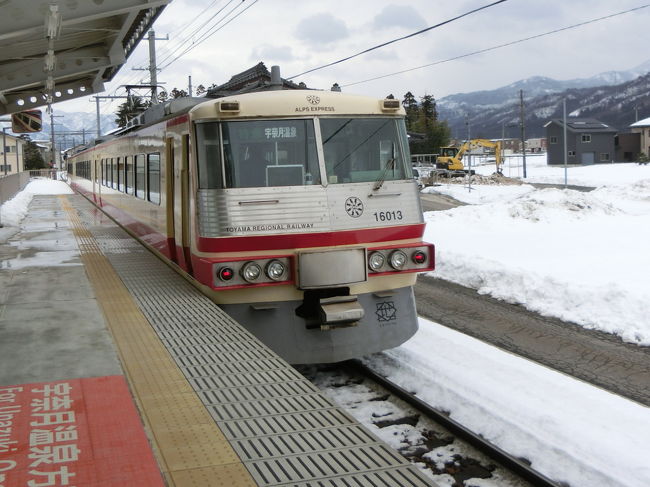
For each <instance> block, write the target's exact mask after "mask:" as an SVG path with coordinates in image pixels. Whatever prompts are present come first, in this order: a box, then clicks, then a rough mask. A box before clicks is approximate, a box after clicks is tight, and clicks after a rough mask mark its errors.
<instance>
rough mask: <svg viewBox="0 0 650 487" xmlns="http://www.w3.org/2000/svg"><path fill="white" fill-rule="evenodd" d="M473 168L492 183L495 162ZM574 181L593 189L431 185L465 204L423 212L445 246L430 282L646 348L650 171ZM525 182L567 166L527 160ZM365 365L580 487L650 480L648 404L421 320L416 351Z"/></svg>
mask: <svg viewBox="0 0 650 487" xmlns="http://www.w3.org/2000/svg"><path fill="white" fill-rule="evenodd" d="M512 160H513V161H515V162H516V159H514V158H513V159H512ZM517 169H519V170H521V168H520V167H519V168H517V167H516V166H514V167H508V166H506V168H505V170H504V173H505V175H509V174H508V173H509V172H510V173H511V174H510V175H513V174H512V173H513V172H515V171H516V170H517ZM477 172H478V173H481V174H486V175H489V174H492V173H493V172H494V166H492V167H491V168H490V167H489V166H478V168H477ZM568 174H569V177H568V183H569V184H575V185H589V186H593V187H596V188H597V189H595V190H594V191H591V192H586V193H583V192H579V191H573V190H564V189H535V188H534V187H532V186H530V185H519V186H516V185H515V186H488V185H486V186H477V185H472V186H471V188H472V189H470V188H468V187H467V186H464V185H463V184H447V185H442V186H437V187H433V188H426V189H425V191H428V192H441V193H444V194H447V195H450V196H453V197H455V198H457V199H459V200H461V201H464V202H467V203H469V204H470V205H469V206H463V207H459V208H455V209H452V210H448V211H443V212H428V213H426V214H425V220H426V222H427V229H426V235H425V238H426V240H428V241H429V242H433V243H435V244H436V259H437V260H436V264H437V268H436V270H435V271H434V272H433V273H431V275H433V276H437V277H440V278H443V279H447V280H450V281H454V282H457V283H460V284H463V285H466V286H469V287H473V288H475V289H477V290H478V291H479V292H481V293H485V294H490V295H492V296H494V297H496V298H499V299H504V300H506V301H509V302H513V303H519V304H522V305H523V306H525V307H527V308H529V309H532V310H534V311H537V312H540V313H542V314H546V315H552V316H557V317H559V318H561V319H564V320H568V321H572V322H575V323H578V324H581V325H582V326H585V327H587V328H596V329H599V330H603V331H606V332H609V333H614V334H616V335H618V336H620V337H621V338H622V339H623V340H626V341H629V342H632V343H636V344H639V345H640V346H643V345H645V346H647V345H650V279H649V278H648V272H649V271H650V249H649V245H650V166H639V165H637V164H607V165H597V166H587V167H574V168H569V169H568ZM514 175H515V176H516V174H514ZM527 176H528V177H527V178H526V180H527V182H542V183H559V184H563V183H564V168H549V167H547V166H546V160H545V157H544V156H541V157H540V156H537V157H528V158H527ZM367 361H368V362H370V364H369V365H371V366H372V367H374V368H377V369H379V370H381V371H382V372H383V373H385V374H386V375H387V376H389V378H391V379H392V380H394V381H395V382H397V383H399V384H400V385H402V386H403V387H404V388H406V389H407V390H416V391H417V393H418V396H419V397H421V398H423V399H424V400H426V401H428V402H430V403H431V404H434V405H436V406H438V407H439V408H441V409H444V410H447V411H449V412H450V414H451V416H452V418H454V419H456V420H458V421H459V422H460V423H462V424H464V425H466V426H468V427H469V428H470V429H472V430H474V431H476V432H478V433H481V434H483V435H484V436H485V437H486V438H488V439H489V440H491V441H493V442H494V443H496V444H497V445H499V446H501V447H502V448H504V449H505V450H507V451H509V452H510V453H513V454H515V455H518V456H521V457H524V458H527V459H529V460H530V461H531V462H532V464H533V467H535V468H537V469H538V470H540V471H541V472H543V473H545V474H546V475H547V476H549V477H552V478H554V479H557V480H560V481H564V482H567V483H568V484H569V485H571V487H592V486H595V485H598V486H601V485H603V486H604V485H607V486H615V487H618V486H620V487H623V486H625V487H642V486H648V485H650V466H649V464H648V458H650V409H649V408H647V407H645V406H642V405H639V404H637V403H635V402H632V401H629V400H627V399H624V398H621V397H619V396H616V395H613V394H610V393H608V392H605V391H603V390H601V389H599V388H596V387H593V386H590V385H588V384H585V383H584V382H581V381H578V380H575V379H572V378H570V377H568V376H566V375H563V374H560V373H556V372H554V371H552V370H550V369H548V368H546V367H542V366H539V365H537V364H534V363H532V362H529V361H527V360H525V359H522V358H519V357H515V356H514V355H511V354H509V353H505V352H503V351H500V350H498V349H496V348H494V347H492V346H489V345H486V344H484V343H482V342H479V341H477V340H474V339H472V338H470V337H468V336H466V335H463V334H461V333H458V332H455V331H453V330H449V329H447V328H445V327H443V326H441V325H439V324H436V323H431V322H428V321H426V320H421V322H420V331H418V333H417V334H416V335H415V336H414V337H413V338H412V339H411V340H409V341H408V342H407V343H405V344H404V345H402V346H401V347H398V348H396V349H393V350H390V351H388V352H384V353H383V354H377V355H375V356H372V357H370V358H368V359H367ZM386 440H387V441H390V439H388V438H387V439H386Z"/></svg>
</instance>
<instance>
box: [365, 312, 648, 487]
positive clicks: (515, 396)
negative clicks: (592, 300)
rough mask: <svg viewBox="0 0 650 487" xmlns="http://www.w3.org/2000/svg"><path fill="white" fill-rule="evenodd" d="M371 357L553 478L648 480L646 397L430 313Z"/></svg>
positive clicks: (632, 484)
mask: <svg viewBox="0 0 650 487" xmlns="http://www.w3.org/2000/svg"><path fill="white" fill-rule="evenodd" d="M366 361H367V362H368V363H369V365H370V366H371V367H372V368H374V369H376V370H379V371H380V372H382V373H384V374H386V375H387V376H388V377H389V379H391V380H392V381H394V382H396V383H398V384H400V385H401V386H402V387H404V388H406V389H407V390H412V391H416V394H417V396H418V397H420V398H421V399H422V400H424V401H425V402H427V403H430V404H432V405H434V406H436V407H437V408H439V409H442V410H445V411H449V412H450V414H451V417H452V418H453V419H455V420H457V421H459V422H460V423H461V424H463V425H465V426H467V427H468V428H469V429H471V430H473V431H476V432H479V433H481V434H482V435H483V436H484V437H486V438H487V439H488V440H490V441H492V442H493V443H496V444H497V445H499V446H500V447H501V448H503V449H505V450H507V451H509V452H510V453H512V454H514V455H517V456H520V457H522V458H527V459H528V460H530V461H531V462H532V465H533V467H534V468H536V469H538V470H539V471H541V472H543V473H544V474H546V475H547V476H549V477H551V478H553V479H556V480H558V481H562V482H566V483H568V484H569V485H571V486H574V487H591V486H596V485H598V486H604V485H607V486H611V487H642V486H647V485H649V484H648V482H650V467H649V466H648V462H647V459H648V458H650V443H649V442H648V438H650V421H648V408H646V407H644V406H641V405H639V404H636V403H634V402H632V401H628V400H626V399H623V398H621V397H619V396H616V395H614V394H610V393H608V392H606V391H603V390H602V389H599V388H596V387H593V386H591V385H589V384H586V383H584V382H582V381H579V380H576V379H573V378H571V377H568V376H566V375H564V374H561V373H558V372H555V371H552V370H550V369H548V368H546V367H542V366H539V365H537V364H534V363H532V362H529V361H528V360H525V359H522V358H520V357H517V356H515V355H512V354H509V353H504V352H503V351H501V350H499V349H497V348H494V347H491V346H489V345H486V344H484V343H482V342H480V341H478V340H475V339H473V338H471V337H468V336H466V335H463V334H462V333H458V332H456V331H453V330H450V329H448V328H446V327H444V326H441V325H437V324H435V323H431V322H429V321H426V320H422V319H421V320H420V330H419V331H418V333H417V334H416V335H415V336H414V337H413V338H411V340H409V341H408V342H406V343H405V344H403V345H402V346H401V347H399V348H396V349H393V350H390V351H388V352H384V353H383V354H376V355H373V356H372V357H370V358H368V359H366ZM613 418H615V420H613Z"/></svg>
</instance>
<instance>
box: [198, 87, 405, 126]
mask: <svg viewBox="0 0 650 487" xmlns="http://www.w3.org/2000/svg"><path fill="white" fill-rule="evenodd" d="M405 114H406V112H405V111H404V108H403V107H402V105H401V103H400V102H399V100H394V99H378V98H373V97H369V96H361V95H351V94H347V93H341V92H337V91H318V90H276V91H264V92H256V93H245V94H239V95H232V96H226V97H223V98H217V99H210V100H207V101H205V102H203V103H200V104H198V105H196V106H194V107H193V108H192V109H191V110H190V116H191V118H192V119H193V120H205V119H237V118H255V117H260V118H262V117H297V116H316V115H320V116H323V115H325V116H328V115H332V116H340V115H371V116H372V115H377V116H404V115H405Z"/></svg>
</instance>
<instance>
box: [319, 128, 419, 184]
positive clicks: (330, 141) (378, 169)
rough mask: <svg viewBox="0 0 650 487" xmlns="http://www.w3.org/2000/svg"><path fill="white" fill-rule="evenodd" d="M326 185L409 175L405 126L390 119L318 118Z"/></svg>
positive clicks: (402, 177)
mask: <svg viewBox="0 0 650 487" xmlns="http://www.w3.org/2000/svg"><path fill="white" fill-rule="evenodd" d="M320 127H321V133H322V137H323V153H324V156H325V167H326V169H327V180H328V182H329V183H330V184H340V183H358V182H376V181H378V180H396V179H407V178H411V173H410V165H408V164H406V157H405V155H404V153H405V148H406V147H408V141H407V138H406V129H405V127H404V123H403V121H401V120H397V119H394V118H322V119H321V120H320Z"/></svg>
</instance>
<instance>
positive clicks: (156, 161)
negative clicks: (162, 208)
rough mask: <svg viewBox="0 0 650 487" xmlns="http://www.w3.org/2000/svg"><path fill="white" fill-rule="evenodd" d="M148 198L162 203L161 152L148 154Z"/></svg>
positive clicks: (156, 202) (153, 201)
mask: <svg viewBox="0 0 650 487" xmlns="http://www.w3.org/2000/svg"><path fill="white" fill-rule="evenodd" d="M147 199H148V200H149V201H151V202H152V203H155V204H157V205H159V204H160V153H158V152H154V153H153V154H147Z"/></svg>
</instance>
